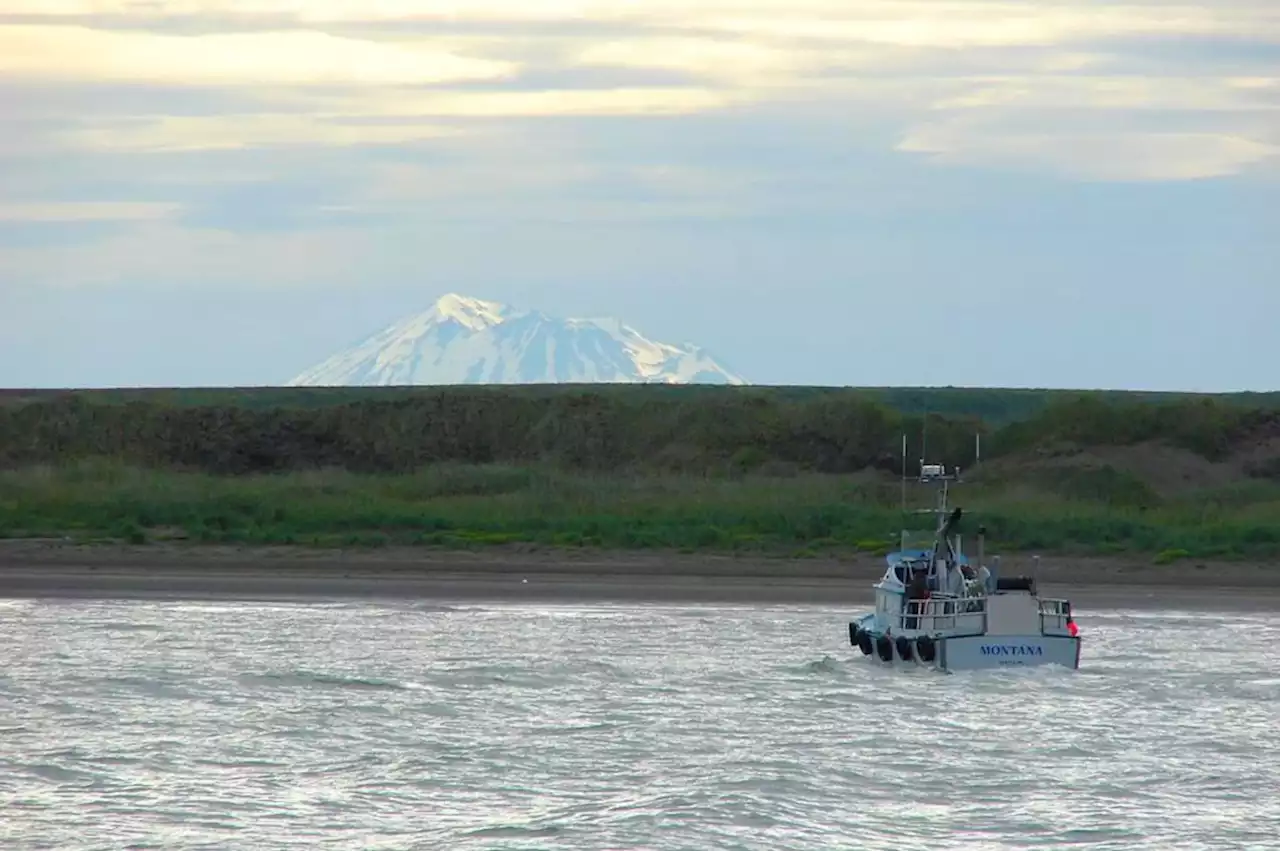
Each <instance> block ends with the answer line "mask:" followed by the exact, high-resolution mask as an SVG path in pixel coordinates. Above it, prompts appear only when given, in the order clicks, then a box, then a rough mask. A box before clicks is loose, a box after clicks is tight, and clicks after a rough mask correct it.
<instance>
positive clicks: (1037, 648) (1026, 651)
mask: <svg viewBox="0 0 1280 851" xmlns="http://www.w3.org/2000/svg"><path fill="white" fill-rule="evenodd" d="M1041 665H1060V666H1061V667H1064V668H1070V669H1071V670H1078V669H1079V668H1080V637H1079V636H1078V635H1077V636H1070V635H974V636H965V637H958V638H946V639H943V640H941V641H939V642H938V667H939V668H943V669H945V670H948V671H980V670H987V669H991V668H1021V667H1039V666H1041Z"/></svg>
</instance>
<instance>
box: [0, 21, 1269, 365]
mask: <svg viewBox="0 0 1280 851" xmlns="http://www.w3.org/2000/svg"><path fill="white" fill-rule="evenodd" d="M451 291H452V292H460V293H464V294H468V295H473V296H477V297H481V298H489V299H494V300H498V301H503V302H509V303H514V304H516V305H518V306H522V307H533V308H538V309H542V310H544V311H546V312H549V313H553V314H559V315H591V316H596V315H612V316H617V317H620V318H622V319H624V320H625V321H627V322H629V323H630V324H632V325H634V326H636V327H638V328H639V329H640V330H641V331H643V332H645V333H647V334H648V335H650V336H652V337H655V338H658V339H663V340H670V341H674V342H678V341H682V340H692V341H695V342H697V343H699V344H702V345H705V346H707V347H709V348H710V349H711V350H712V351H713V352H715V353H716V354H717V355H719V356H720V357H721V358H722V359H723V360H725V361H726V362H727V363H728V364H729V365H730V366H731V367H733V368H734V369H735V370H737V371H738V372H740V373H742V374H743V375H745V376H746V377H747V378H748V379H750V380H752V381H755V382H758V383H801V384H858V385H867V384H873V385H884V384H912V385H922V384H968V385H1012V386H1051V387H1064V386H1065V387H1143V388H1152V389H1191V390H1224V389H1276V388H1277V387H1280V371H1278V370H1280V367H1277V364H1280V3H1277V2H1276V0H1215V2H1213V3H1210V2H1208V0H1202V2H1199V3H1195V2H1176V0H1130V2H1127V3H1126V2H1104V0H1074V2H1068V1H1067V0H991V2H983V0H977V2H970V0H679V2H677V0H634V2H626V1H625V0H613V2H605V1H604V0H416V2H414V0H309V2H306V3H303V2H301V0H148V2H143V0H0V386H32V385H40V386H48V385H55V386H68V385H73V386H102V385H226V384H272V383H282V382H284V381H286V380H288V379H289V378H291V377H292V376H293V375H295V374H296V373H298V372H300V371H301V370H303V369H304V368H306V367H308V366H310V365H312V364H313V363H314V362H315V361H318V360H320V359H323V358H324V357H325V356H327V355H329V354H331V353H332V352H333V351H335V350H337V349H340V348H342V347H344V346H346V345H348V344H350V343H352V342H354V341H355V340H357V339H359V338H361V337H364V336H365V335H366V334H368V333H370V332H372V331H375V330H377V329H378V328H379V327H380V326H382V325H384V324H386V323H388V322H390V321H391V320H393V319H396V318H398V317H400V316H401V315H403V314H405V313H408V312H414V311H418V310H422V309H424V308H426V307H428V306H429V305H430V304H431V303H432V302H434V300H435V299H436V298H437V297H438V296H440V295H442V294H443V293H446V292H451Z"/></svg>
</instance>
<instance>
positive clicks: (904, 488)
mask: <svg viewBox="0 0 1280 851" xmlns="http://www.w3.org/2000/svg"><path fill="white" fill-rule="evenodd" d="M902 510H903V511H906V510H907V433H906V432H905V431H904V432H903V433H902Z"/></svg>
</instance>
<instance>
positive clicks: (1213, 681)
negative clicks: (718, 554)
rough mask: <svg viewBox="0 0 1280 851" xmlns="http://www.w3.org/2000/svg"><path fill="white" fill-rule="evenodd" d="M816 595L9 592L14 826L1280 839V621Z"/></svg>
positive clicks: (181, 845) (69, 834) (25, 841)
mask: <svg viewBox="0 0 1280 851" xmlns="http://www.w3.org/2000/svg"><path fill="white" fill-rule="evenodd" d="M848 614H849V613H848V612H846V611H844V610H837V609H815V608H802V607H794V608H748V607H708V606H699V607H692V606H689V607H676V606H669V607H658V606H628V607H622V606H618V607H609V606H568V605H566V606H526V605H522V606H515V605H511V606H502V605H496V604H495V605H492V606H478V605H467V606H461V605H460V606H456V607H453V606H444V605H432V604H427V603H405V604H401V605H377V604H371V603H367V602H360V603H351V604H342V603H327V604H297V605H288V604H271V605H267V604H247V603H242V604H235V603H199V604H197V603H181V602H101V601H99V602H89V601H30V602H27V601H21V602H18V601H8V602H0V622H3V624H4V634H5V643H6V649H5V658H6V664H5V667H4V668H3V670H2V671H0V807H2V808H3V809H2V811H3V813H4V818H3V819H0V848H5V849H14V851H18V850H19V849H36V848H50V849H60V851H62V849H66V850H67V851H70V849H118V848H125V847H130V846H132V847H153V848H165V849H186V848H203V847H217V848H244V849H263V850H264V851H265V850H266V849H286V848H288V849H291V848H317V847H325V848H329V847H332V848H339V847H340V848H359V849H373V848H440V849H457V851H467V850H468V849H490V848H503V849H535V848H537V849H543V848H545V849H593V851H594V850H595V849H603V848H619V849H621V848H646V849H677V848H678V849H689V848H698V849H703V848H706V849H713V848H734V849H761V851H764V849H769V851H778V849H816V848H823V849H845V848H847V849H895V851H910V849H950V848H957V849H958V848H974V849H978V848H982V849H1006V848H1062V847H1067V846H1069V847H1072V848H1092V849H1116V851H1120V849H1124V851H1130V849H1153V851H1154V849H1160V850H1161V851H1166V849H1175V848H1176V849H1182V848H1185V849H1218V848H1222V849H1229V848H1240V849H1265V848H1276V847H1280V843H1277V839H1276V834H1275V833H1274V830H1275V826H1276V825H1277V824H1280V795H1278V794H1277V791H1276V790H1278V789H1280V736H1277V734H1276V730H1277V728H1278V725H1280V711H1278V710H1277V707H1278V706H1280V676H1278V675H1277V674H1276V671H1277V670H1278V668H1280V666H1278V663H1280V654H1278V653H1277V651H1276V649H1275V647H1276V644H1277V642H1278V641H1280V630H1278V629H1277V628H1276V627H1275V626H1274V625H1273V623H1272V621H1271V619H1270V616H1269V615H1267V614H1265V613H1244V612H1239V613H1213V614H1201V613H1195V612H1170V611H1163V612H1162V611H1157V610H1133V611H1127V610H1092V611H1084V610H1082V611H1080V612H1079V621H1080V624H1081V627H1082V634H1083V636H1084V638H1085V641H1086V644H1085V651H1084V655H1083V668H1082V670H1081V671H1079V672H1075V673H1072V672H1068V671H1063V670H1060V669H1047V668H1046V669H1036V670H1020V671H1019V670H1003V671H992V672H981V673H958V674H954V675H950V676H947V675H941V674H936V673H931V672H927V671H924V670H914V671H899V670H891V669H888V668H886V667H883V666H881V665H879V664H877V663H875V662H872V661H871V660H868V659H866V658H863V657H862V656H861V654H860V653H858V651H857V650H853V649H851V648H849V647H848V646H847V634H846V632H845V628H846V626H845V625H846V622H847V619H848Z"/></svg>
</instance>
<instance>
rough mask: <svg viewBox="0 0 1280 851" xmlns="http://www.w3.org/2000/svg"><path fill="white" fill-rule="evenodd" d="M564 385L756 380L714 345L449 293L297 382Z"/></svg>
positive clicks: (294, 383) (607, 321) (613, 322)
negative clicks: (715, 352)
mask: <svg viewBox="0 0 1280 851" xmlns="http://www.w3.org/2000/svg"><path fill="white" fill-rule="evenodd" d="M560 383H584V384H585V383H662V384H746V383H747V382H746V381H744V380H743V379H742V378H740V377H739V376H737V375H735V374H734V373H732V372H730V371H729V370H728V369H727V368H726V367H725V366H724V365H723V364H721V363H720V362H719V361H717V360H716V359H715V358H714V357H712V355H711V354H710V353H708V352H707V351H706V350H705V349H702V348H700V347H698V346H693V345H684V346H676V345H672V344H670V343H659V342H656V341H654V340H650V339H648V338H647V337H645V336H644V335H643V334H641V333H640V332H639V331H637V330H636V329H634V328H632V327H630V326H628V325H624V324H623V323H621V322H619V321H618V320H616V319H559V318H556V317H552V316H547V315H546V314H544V313H540V312H538V311H521V310H515V309H513V308H511V307H508V306H506V305H502V304H498V303H496V302H492V301H482V300H480V299H476V298H468V297H466V296H461V295H456V294H454V293H450V294H449V295H446V296H444V297H443V298H441V299H440V300H439V301H437V302H436V304H435V306H434V307H432V308H431V309H430V310H428V311H426V312H425V313H420V314H417V315H415V316H410V317H407V318H405V319H402V320H400V321H399V322H396V323H394V324H393V325H391V326H389V327H387V328H385V329H383V330H382V331H379V332H378V333H376V334H374V335H373V336H371V337H368V338H367V339H365V340H364V341H362V342H360V343H357V344H356V345H355V346H352V347H351V348H349V349H347V350H345V351H342V352H339V353H338V354H336V355H334V356H333V357H331V358H329V359H328V360H326V361H324V362H323V363H320V364H318V365H316V366H315V367H312V368H311V369H309V370H307V371H306V372H304V373H302V374H301V375H299V376H298V377H296V378H294V379H293V380H292V381H290V382H289V386H292V387H304V386H305V387H320V386H354V385H363V386H369V385H382V386H386V385H411V384H560Z"/></svg>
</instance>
